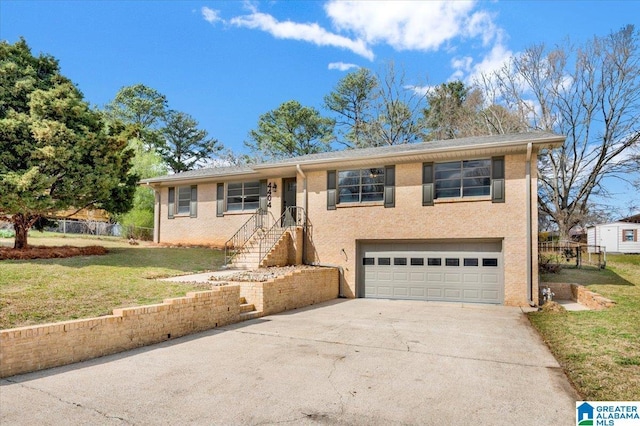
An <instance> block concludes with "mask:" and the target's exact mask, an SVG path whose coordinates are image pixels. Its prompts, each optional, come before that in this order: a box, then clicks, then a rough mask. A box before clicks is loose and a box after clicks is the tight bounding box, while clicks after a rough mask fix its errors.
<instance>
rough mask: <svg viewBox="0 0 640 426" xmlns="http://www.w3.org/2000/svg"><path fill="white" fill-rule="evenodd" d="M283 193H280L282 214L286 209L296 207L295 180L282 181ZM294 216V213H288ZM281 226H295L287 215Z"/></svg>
mask: <svg viewBox="0 0 640 426" xmlns="http://www.w3.org/2000/svg"><path fill="white" fill-rule="evenodd" d="M282 186H283V190H282V191H283V193H282V213H283V214H284V213H285V211H286V210H287V207H295V206H296V178H284V179H282ZM290 213H292V214H295V211H290ZM284 222H285V223H283V224H282V225H283V226H288V225H293V224H295V218H294V217H292V216H291V215H287V216H286V217H285V218H284Z"/></svg>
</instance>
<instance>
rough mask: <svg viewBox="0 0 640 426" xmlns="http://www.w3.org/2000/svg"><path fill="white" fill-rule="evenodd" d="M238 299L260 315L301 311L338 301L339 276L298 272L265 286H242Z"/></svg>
mask: <svg viewBox="0 0 640 426" xmlns="http://www.w3.org/2000/svg"><path fill="white" fill-rule="evenodd" d="M234 284H239V285H240V295H241V296H243V297H244V298H245V299H247V301H248V302H249V303H252V304H253V305H254V306H255V308H256V310H257V311H259V312H261V316H262V315H272V314H277V313H278V312H284V311H287V310H289V309H297V308H302V307H304V306H309V305H313V304H316V303H320V302H325V301H327V300H332V299H336V298H337V297H338V292H339V286H340V273H339V271H338V270H337V269H334V268H321V267H317V268H313V269H299V270H296V271H293V272H291V273H288V274H286V275H284V276H281V277H278V278H275V279H271V280H269V281H265V282H242V283H234Z"/></svg>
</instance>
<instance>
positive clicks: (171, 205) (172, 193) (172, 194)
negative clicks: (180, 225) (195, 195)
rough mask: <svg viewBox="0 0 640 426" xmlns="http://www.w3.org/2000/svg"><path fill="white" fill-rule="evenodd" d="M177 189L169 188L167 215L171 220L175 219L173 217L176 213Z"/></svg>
mask: <svg viewBox="0 0 640 426" xmlns="http://www.w3.org/2000/svg"><path fill="white" fill-rule="evenodd" d="M175 203H176V189H175V188H174V187H173V186H170V187H169V201H168V203H167V214H168V216H169V219H173V215H174V214H175V211H176V204H175Z"/></svg>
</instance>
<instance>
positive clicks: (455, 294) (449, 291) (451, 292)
mask: <svg viewBox="0 0 640 426" xmlns="http://www.w3.org/2000/svg"><path fill="white" fill-rule="evenodd" d="M444 297H445V298H446V299H453V300H455V301H458V300H460V299H461V298H462V291H461V290H460V289H457V288H445V289H444Z"/></svg>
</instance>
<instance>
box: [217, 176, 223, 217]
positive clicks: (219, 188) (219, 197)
mask: <svg viewBox="0 0 640 426" xmlns="http://www.w3.org/2000/svg"><path fill="white" fill-rule="evenodd" d="M216 216H217V217H222V216H224V183H219V184H218V186H217V187H216Z"/></svg>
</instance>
